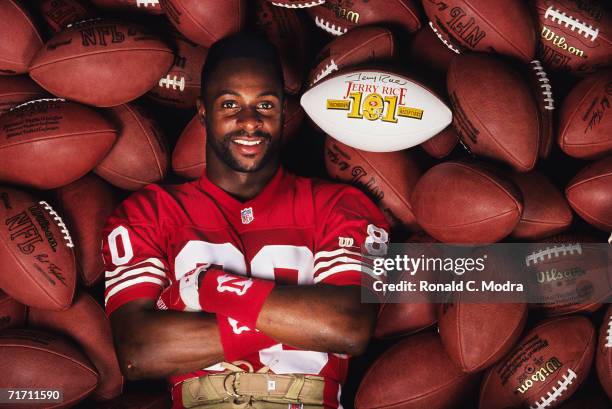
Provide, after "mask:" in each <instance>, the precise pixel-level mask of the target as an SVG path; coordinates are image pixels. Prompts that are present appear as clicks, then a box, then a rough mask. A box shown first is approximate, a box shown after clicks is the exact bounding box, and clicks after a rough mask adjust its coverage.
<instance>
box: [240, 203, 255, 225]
mask: <svg viewBox="0 0 612 409" xmlns="http://www.w3.org/2000/svg"><path fill="white" fill-rule="evenodd" d="M240 218H241V219H242V224H249V223H251V222H252V221H253V220H255V217H254V216H253V208H252V207H247V208H246V209H242V210H241V211H240Z"/></svg>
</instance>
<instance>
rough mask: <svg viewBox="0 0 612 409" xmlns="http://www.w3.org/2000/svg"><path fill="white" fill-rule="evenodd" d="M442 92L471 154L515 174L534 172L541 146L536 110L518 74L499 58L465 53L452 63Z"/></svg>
mask: <svg viewBox="0 0 612 409" xmlns="http://www.w3.org/2000/svg"><path fill="white" fill-rule="evenodd" d="M476 84H478V86H475V85H476ZM447 88H448V94H449V97H450V100H451V104H452V107H453V126H454V127H455V129H456V130H457V133H458V134H459V138H461V140H462V141H463V144H464V145H465V146H466V147H467V148H468V149H469V150H470V151H471V152H472V153H474V154H476V155H481V156H485V157H488V158H493V159H496V160H499V161H502V162H504V163H506V164H508V165H510V166H512V167H513V168H515V169H516V170H518V171H519V172H527V171H529V170H531V169H533V167H534V166H535V164H536V160H537V158H538V150H539V143H540V125H539V118H538V116H539V112H538V107H537V105H536V100H535V97H534V94H533V91H532V90H531V89H530V87H529V85H528V83H527V81H526V80H525V79H524V78H523V76H522V75H521V73H520V72H519V71H517V70H515V69H514V68H513V67H512V66H511V65H509V64H508V63H507V61H505V60H502V59H501V58H500V57H496V56H492V55H489V54H476V53H464V54H461V55H459V56H457V57H456V58H454V59H453V61H452V62H451V65H450V68H449V70H448V75H447Z"/></svg>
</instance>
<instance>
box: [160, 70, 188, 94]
mask: <svg viewBox="0 0 612 409" xmlns="http://www.w3.org/2000/svg"><path fill="white" fill-rule="evenodd" d="M159 86H160V87H163V88H168V89H170V88H172V89H173V90H175V91H176V89H177V87H178V89H179V91H181V92H183V91H185V77H181V79H180V80H179V79H178V77H177V76H176V75H173V76H170V74H168V75H166V76H165V77H164V78H161V79H160V80H159Z"/></svg>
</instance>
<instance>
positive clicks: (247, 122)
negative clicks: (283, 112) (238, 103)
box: [238, 108, 263, 133]
mask: <svg viewBox="0 0 612 409" xmlns="http://www.w3.org/2000/svg"><path fill="white" fill-rule="evenodd" d="M238 125H239V126H240V127H241V128H242V129H244V130H245V131H247V132H249V133H251V132H254V131H255V130H257V129H259V128H261V127H262V126H263V121H262V120H261V115H259V113H258V112H257V110H256V109H251V108H248V109H243V110H241V111H240V113H239V114H238Z"/></svg>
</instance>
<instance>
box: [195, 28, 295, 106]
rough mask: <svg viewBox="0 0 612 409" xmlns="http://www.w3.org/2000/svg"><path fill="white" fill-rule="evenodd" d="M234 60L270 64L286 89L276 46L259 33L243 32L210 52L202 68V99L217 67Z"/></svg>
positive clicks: (224, 41) (214, 46)
mask: <svg viewBox="0 0 612 409" xmlns="http://www.w3.org/2000/svg"><path fill="white" fill-rule="evenodd" d="M233 58H252V59H255V60H259V61H262V62H264V63H266V64H269V65H270V66H271V67H272V68H273V69H274V70H275V71H276V75H277V77H278V80H279V81H280V84H281V88H284V86H285V82H284V80H283V67H282V64H281V60H280V56H279V55H278V51H277V50H276V47H275V46H274V44H272V43H271V42H270V41H268V40H267V39H266V38H265V37H262V36H261V35H259V34H257V33H252V32H241V33H237V34H233V35H231V36H229V37H225V38H222V39H221V40H219V41H217V42H216V43H214V44H213V45H212V46H211V47H210V49H209V50H208V54H207V56H206V61H205V62H204V66H203V67H202V77H201V85H200V94H201V96H202V99H203V98H204V89H205V88H206V81H207V80H208V78H210V77H211V75H212V73H213V72H214V71H215V70H216V69H217V66H219V64H221V63H222V62H223V61H225V60H229V59H233Z"/></svg>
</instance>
